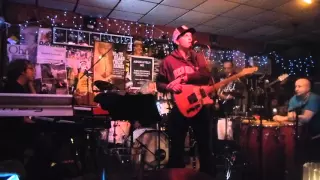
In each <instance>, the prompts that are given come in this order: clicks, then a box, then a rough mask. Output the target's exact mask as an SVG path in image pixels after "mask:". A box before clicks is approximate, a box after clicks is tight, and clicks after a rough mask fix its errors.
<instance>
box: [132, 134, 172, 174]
mask: <svg viewBox="0 0 320 180" xmlns="http://www.w3.org/2000/svg"><path fill="white" fill-rule="evenodd" d="M129 139H130V138H129ZM133 141H134V144H133V148H132V152H131V154H132V161H133V162H134V163H135V164H141V163H142V164H143V165H144V169H145V170H153V169H155V168H156V167H157V165H158V161H157V160H156V157H155V156H154V154H156V155H157V154H159V153H160V158H161V161H160V165H161V167H162V168H163V167H164V166H165V165H166V164H167V163H168V160H169V138H168V136H167V135H166V134H165V133H163V132H160V151H158V131H156V130H155V129H150V128H144V129H137V130H135V131H133ZM142 144H143V145H144V146H146V148H147V149H145V148H144V147H143V145H142ZM128 146H130V142H129V143H128ZM142 152H144V156H141V155H142V154H143V153H142Z"/></svg>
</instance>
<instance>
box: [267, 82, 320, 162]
mask: <svg viewBox="0 0 320 180" xmlns="http://www.w3.org/2000/svg"><path fill="white" fill-rule="evenodd" d="M310 90H311V83H310V81H309V80H308V79H304V78H301V79H298V80H297V81H296V83H295V92H296V95H295V96H293V97H292V98H291V99H290V101H289V107H288V114H287V116H279V115H276V116H274V117H273V120H275V121H280V122H281V121H295V120H296V112H295V109H301V113H300V114H298V118H299V122H300V124H305V125H307V127H308V133H309V135H310V136H311V137H313V138H312V141H311V144H310V145H311V146H310V147H309V148H308V149H310V150H312V151H313V152H314V153H312V152H308V153H309V155H310V156H309V159H311V160H313V159H315V158H316V159H319V160H320V156H319V155H318V153H319V152H320V113H319V112H320V96H318V95H316V94H314V93H312V92H311V91H310ZM300 107H301V108H300ZM317 136H319V137H318V138H317ZM316 149H317V150H316Z"/></svg>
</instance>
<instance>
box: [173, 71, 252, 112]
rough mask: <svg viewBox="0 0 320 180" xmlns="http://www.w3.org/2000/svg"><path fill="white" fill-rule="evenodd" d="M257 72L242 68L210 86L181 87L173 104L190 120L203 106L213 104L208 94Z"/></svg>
mask: <svg viewBox="0 0 320 180" xmlns="http://www.w3.org/2000/svg"><path fill="white" fill-rule="evenodd" d="M257 70H258V68H257V67H250V68H244V69H243V70H241V72H240V73H238V74H236V75H233V76H231V77H228V78H227V79H225V80H223V81H220V82H218V83H215V84H214V85H211V86H196V85H191V84H186V85H182V92H181V93H179V94H174V95H173V97H174V100H175V103H176V105H177V107H178V109H179V111H180V112H181V114H182V115H184V116H185V117H187V118H191V117H193V116H195V115H196V114H198V112H199V111H200V110H201V109H202V107H203V106H204V105H206V104H213V100H212V99H211V98H210V97H209V96H208V95H209V94H210V93H212V92H214V91H215V90H217V89H218V88H220V87H222V86H224V85H226V84H228V83H230V82H232V81H234V80H236V79H238V78H240V77H242V76H245V75H247V74H252V73H253V72H256V71H257Z"/></svg>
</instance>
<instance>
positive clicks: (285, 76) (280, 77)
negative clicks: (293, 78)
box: [278, 74, 289, 81]
mask: <svg viewBox="0 0 320 180" xmlns="http://www.w3.org/2000/svg"><path fill="white" fill-rule="evenodd" d="M288 77H289V74H282V75H280V76H279V77H278V80H279V81H283V80H285V79H287V78H288Z"/></svg>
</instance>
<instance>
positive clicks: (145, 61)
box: [130, 56, 154, 89]
mask: <svg viewBox="0 0 320 180" xmlns="http://www.w3.org/2000/svg"><path fill="white" fill-rule="evenodd" d="M153 74H154V58H153V57H146V56H130V75H131V81H132V83H133V85H132V87H131V89H140V87H141V86H143V84H145V83H146V82H147V81H152V80H153Z"/></svg>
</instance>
